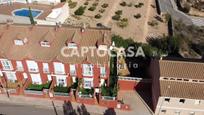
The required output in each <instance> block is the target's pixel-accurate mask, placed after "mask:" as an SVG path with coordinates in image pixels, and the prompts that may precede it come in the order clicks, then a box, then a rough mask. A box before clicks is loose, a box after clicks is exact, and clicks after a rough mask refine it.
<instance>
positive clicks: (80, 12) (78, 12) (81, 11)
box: [74, 6, 86, 15]
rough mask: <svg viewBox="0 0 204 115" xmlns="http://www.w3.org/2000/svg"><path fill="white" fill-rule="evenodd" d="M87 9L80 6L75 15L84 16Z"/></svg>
mask: <svg viewBox="0 0 204 115" xmlns="http://www.w3.org/2000/svg"><path fill="white" fill-rule="evenodd" d="M85 9H86V6H80V7H79V8H78V9H77V10H76V11H75V12H74V14H75V15H83V14H84V11H85Z"/></svg>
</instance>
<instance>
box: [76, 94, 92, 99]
mask: <svg viewBox="0 0 204 115" xmlns="http://www.w3.org/2000/svg"><path fill="white" fill-rule="evenodd" d="M78 95H79V97H80V98H93V95H85V94H81V93H79V94H78Z"/></svg>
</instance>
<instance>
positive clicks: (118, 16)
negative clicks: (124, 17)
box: [112, 15, 121, 21]
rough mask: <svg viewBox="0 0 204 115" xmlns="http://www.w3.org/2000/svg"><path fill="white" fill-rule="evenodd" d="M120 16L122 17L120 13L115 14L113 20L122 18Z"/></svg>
mask: <svg viewBox="0 0 204 115" xmlns="http://www.w3.org/2000/svg"><path fill="white" fill-rule="evenodd" d="M120 18H121V16H120V15H114V16H113V17H112V19H113V20H116V21H118V20H120Z"/></svg>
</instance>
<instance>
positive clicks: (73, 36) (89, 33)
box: [0, 24, 111, 89]
mask: <svg viewBox="0 0 204 115" xmlns="http://www.w3.org/2000/svg"><path fill="white" fill-rule="evenodd" d="M110 44H111V34H110V30H109V29H92V28H75V27H66V26H33V25H10V24H1V25H0V46H1V47H0V75H1V76H4V77H5V78H6V79H7V81H9V82H16V81H18V82H21V81H23V80H25V79H30V80H31V81H32V84H44V83H46V82H47V81H51V80H55V82H56V84H55V85H61V86H67V85H68V84H69V83H70V82H69V81H68V80H69V79H72V82H75V81H76V78H78V79H82V81H83V83H82V84H83V88H88V89H91V88H96V87H100V86H101V84H103V83H104V82H105V81H107V80H108V78H109V71H110V70H109V65H108V64H109V56H108V55H104V56H102V57H100V56H98V55H96V54H95V55H94V56H93V55H91V51H88V52H86V53H85V54H84V55H83V56H82V55H81V54H80V55H73V56H70V57H65V56H63V55H62V54H63V53H62V48H63V47H66V48H67V50H65V51H64V53H68V54H71V53H72V52H71V51H72V50H73V49H76V50H77V51H80V50H81V48H82V47H94V48H95V49H94V50H93V52H97V51H98V50H100V51H106V50H108V47H109V46H110ZM53 78H54V79H53Z"/></svg>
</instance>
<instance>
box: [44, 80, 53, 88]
mask: <svg viewBox="0 0 204 115" xmlns="http://www.w3.org/2000/svg"><path fill="white" fill-rule="evenodd" d="M50 85H51V82H50V81H49V82H47V83H46V84H44V85H43V88H45V89H49V88H50Z"/></svg>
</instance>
